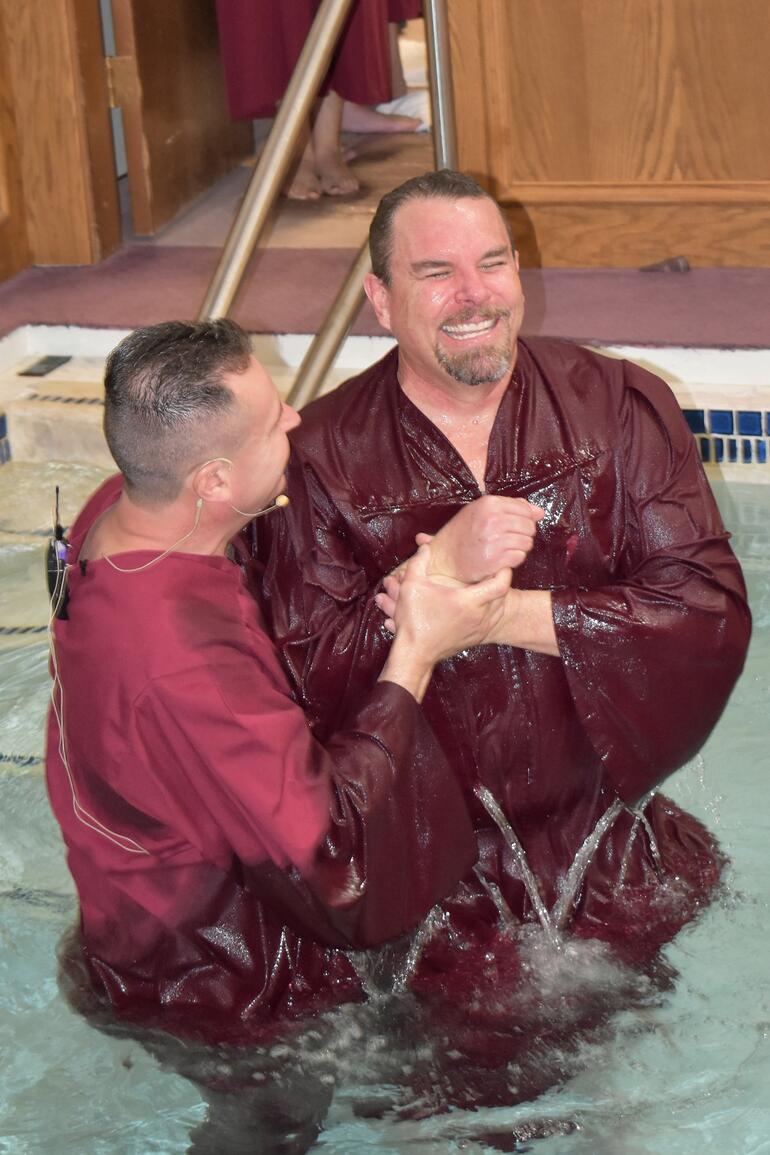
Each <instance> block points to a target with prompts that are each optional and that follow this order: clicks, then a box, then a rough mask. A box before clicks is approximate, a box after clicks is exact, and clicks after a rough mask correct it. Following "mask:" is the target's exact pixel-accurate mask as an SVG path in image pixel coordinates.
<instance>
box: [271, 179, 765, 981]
mask: <svg viewBox="0 0 770 1155" xmlns="http://www.w3.org/2000/svg"><path fill="white" fill-rule="evenodd" d="M370 238H371V249H372V262H373V268H374V272H373V273H372V274H371V275H369V276H368V277H367V279H366V291H367V294H368V296H369V299H370V300H371V302H372V304H373V306H374V310H375V312H376V314H377V317H378V319H379V321H380V323H381V324H382V325H383V326H384V327H385V328H386V329H388V330H390V332H392V333H393V335H394V336H395V337H396V338H397V341H398V347H397V349H395V350H393V351H392V352H390V353H388V354H387V356H386V357H384V358H383V360H381V361H380V362H379V363H378V364H376V365H374V366H373V367H372V368H371V369H368V370H367V371H366V372H364V373H362V374H361V375H360V376H359V377H357V378H354V379H353V380H351V381H348V382H346V383H345V384H344V385H342V386H340V387H339V388H338V389H336V390H335V391H333V392H332V393H330V394H328V395H327V396H325V397H322V398H321V399H319V400H317V401H316V402H314V403H313V404H312V405H310V406H308V407H307V408H306V409H305V411H304V412H303V424H302V428H301V429H300V430H297V431H295V433H294V434H293V437H292V444H293V449H294V455H293V458H292V466H291V469H290V474H289V488H288V492H289V494H290V495H291V501H292V504H291V507H290V510H289V513H288V517H287V519H286V522H285V523H284V524H281V525H278V524H273V525H272V526H270V527H267V528H266V531H265V536H266V537H267V538H268V539H269V538H272V539H273V540H272V549H270V548H269V544H270V543H269V542H266V543H265V545H264V546H262V545H261V544H260V553H261V556H262V558H263V559H264V560H266V565H267V569H266V584H265V589H266V592H267V595H268V598H269V613H270V617H271V621H272V625H273V630H274V634H275V637H276V639H277V641H278V644H279V646H280V647H281V649H282V652H283V655H284V659H285V661H286V663H287V665H288V666H289V668H290V670H291V674H292V677H293V680H294V681H295V683H296V685H297V686H298V688H299V693H300V695H301V700H302V702H303V705H304V706H305V707H306V709H307V710H308V711H309V713H310V715H311V716H312V717H313V718H314V720H315V722H316V725H317V726H318V727H319V732H320V733H323V732H326V731H328V730H330V729H333V728H334V726H336V725H337V724H338V718H339V712H338V703H339V702H340V701H341V700H342V699H343V698H345V699H346V700H349V698H350V696H351V695H355V694H356V693H357V692H358V693H363V692H365V689H366V687H367V686H368V685H369V684H370V683H371V681H372V678H373V677H374V673H375V671H376V670H377V668H378V666H379V664H380V663H381V661H382V659H383V656H384V655H385V654H386V653H387V652H388V647H389V644H390V642H389V638H388V634H387V631H386V630H385V629H384V628H383V626H382V622H381V617H380V608H379V607H380V605H382V604H383V600H382V597H381V596H380V595H381V591H382V589H383V588H384V589H385V590H386V591H387V593H388V595H389V598H390V600H389V601H387V602H386V603H384V604H385V606H386V609H387V608H389V607H390V608H392V606H393V604H394V603H395V601H396V598H397V596H398V580H397V576H393V575H397V574H398V572H399V567H401V566H402V565H403V563H404V561H405V560H406V559H407V558H409V557H410V555H411V554H412V552H413V549H414V542H415V538H416V537H417V540H419V541H425V540H428V539H429V538H430V539H431V562H430V565H431V568H432V569H435V570H436V571H438V572H441V573H443V574H445V575H448V576H451V577H453V578H455V579H459V580H462V581H470V582H473V581H477V580H480V579H482V578H483V577H484V576H485V575H486V574H488V573H490V572H493V571H494V570H496V569H499V567H500V566H502V565H506V566H510V567H512V568H513V572H514V578H513V583H512V587H511V589H510V590H509V592H508V596H507V602H506V612H505V615H504V617H503V619H502V620H501V622H500V625H499V627H498V628H496V629H495V630H493V631H491V632H490V634H489V635H488V636H487V638H486V639H485V644H484V645H482V646H477V647H472V648H469V649H468V650H467V651H465V652H463V653H462V654H460V655H458V656H456V657H454V658H452V659H449V660H447V661H445V662H443V663H442V664H441V666H440V667H439V668H438V669H437V671H436V674H435V676H434V679H433V682H432V684H431V687H430V689H429V692H428V694H427V695H426V699H425V709H426V712H427V714H428V716H429V718H430V719H431V722H432V725H433V728H434V731H435V733H436V735H437V737H438V738H439V741H440V742H441V745H442V747H443V749H444V752H445V754H446V756H447V758H448V759H449V760H450V761H451V762H452V764H453V765H454V766H455V768H456V770H457V772H458V774H459V776H460V778H461V780H462V781H463V783H464V785H465V789H466V795H467V798H468V802H469V805H470V806H471V808H472V809H473V812H474V822H475V826H476V831H477V840H478V845H479V857H480V863H479V866H478V867H477V871H476V873H475V874H471V875H469V876H467V877H466V879H465V880H464V881H463V884H462V886H461V887H460V888H459V890H458V892H457V894H456V895H455V896H453V898H452V899H451V900H450V901H448V902H445V903H444V909H445V913H446V914H447V916H448V918H449V920H450V921H449V922H446V921H445V922H443V923H442V924H441V925H442V927H443V928H444V929H443V930H442V934H446V933H447V929H446V928H447V927H448V926H452V925H454V929H455V932H456V933H457V934H458V935H459V936H460V937H459V938H457V939H456V940H455V941H461V940H462V939H464V940H465V941H466V945H468V941H475V942H480V943H482V944H483V943H484V942H485V941H487V939H488V937H489V936H490V935H491V934H493V933H494V928H495V927H496V926H497V924H498V919H499V917H500V911H501V910H504V911H507V914H506V917H510V918H512V919H513V920H514V922H524V923H526V922H530V921H533V920H536V915H535V908H536V906H537V903H536V902H535V901H534V899H533V895H532V888H531V887H530V888H527V887H526V886H525V884H524V881H523V873H522V870H521V869H520V867H519V865H518V863H517V857H516V854H515V853H514V848H513V847H512V846H511V839H512V838H516V839H517V841H518V842H519V843H520V844H521V845H522V847H523V849H524V851H525V853H526V858H527V860H528V863H529V866H530V867H531V869H532V872H533V875H534V879H535V884H536V887H537V888H538V889H539V892H540V895H541V896H542V900H543V908H544V910H545V912H546V913H547V912H548V911H551V912H553V913H552V918H553V920H554V921H556V922H560V923H561V924H562V925H572V926H574V927H575V928H576V929H578V931H579V932H580V933H582V934H586V933H592V934H596V935H599V936H603V937H607V938H613V939H614V940H615V941H617V942H624V941H625V942H627V943H632V944H636V946H637V947H638V948H639V949H641V943H642V942H643V941H645V942H646V943H647V944H648V945H653V946H654V945H656V944H657V943H659V942H660V941H662V940H663V939H665V938H667V937H669V936H670V935H671V934H672V933H673V932H674V930H675V929H676V928H677V927H678V926H680V925H681V923H682V922H683V921H684V920H685V919H686V918H687V917H689V916H690V915H691V914H692V912H693V911H694V910H695V909H696V908H697V907H698V905H699V904H700V903H701V902H702V900H703V899H704V898H705V897H706V896H707V895H708V894H709V892H710V891H711V889H712V888H713V886H714V885H715V884H716V881H717V879H718V877H719V873H720V869H721V858H720V855H719V852H718V850H717V848H716V845H715V843H714V840H713V839H712V837H711V836H710V835H709V834H708V833H707V832H706V830H705V829H704V828H703V827H702V826H701V825H700V824H699V823H698V822H697V821H696V820H695V819H694V818H692V817H690V816H688V815H686V814H684V813H683V812H682V811H681V810H679V809H678V808H677V807H676V806H675V805H674V804H673V803H672V802H670V801H669V800H667V799H666V798H665V797H664V796H663V795H660V794H655V795H654V796H651V792H654V791H655V789H656V788H657V786H658V784H659V783H660V782H661V781H662V780H663V779H664V778H665V777H666V776H667V775H668V774H670V773H671V772H672V771H674V770H676V769H677V768H678V767H679V766H681V765H683V764H684V763H685V762H686V761H687V760H688V759H689V758H691V757H693V755H694V754H695V753H696V752H697V750H698V749H699V748H700V746H701V745H702V743H703V742H704V740H705V738H706V737H707V735H708V734H709V732H710V731H711V729H712V727H713V726H714V724H715V723H716V721H717V719H718V717H719V715H720V713H721V711H722V709H723V707H724V705H725V702H726V700H727V698H728V695H729V693H730V691H731V689H732V687H733V684H734V682H735V680H736V678H737V676H738V674H739V672H740V670H741V668H742V664H743V660H744V655H745V650H746V645H747V641H748V636H749V629H750V618H749V613H748V609H747V606H746V600H745V590H744V585H743V581H742V577H741V573H740V569H739V567H738V564H737V562H736V560H735V558H734V556H733V554H732V552H731V550H730V547H729V545H728V542H727V535H726V534H725V532H724V528H723V526H722V523H721V520H720V518H719V514H718V512H717V509H716V506H715V503H714V501H713V498H712V495H711V492H710V490H709V486H708V483H707V481H706V479H705V476H704V474H703V470H702V468H701V465H700V462H699V461H698V459H697V454H696V451H695V446H694V442H693V438H692V436H691V434H690V433H689V430H688V429H687V427H686V425H685V423H684V421H683V419H682V415H681V412H680V410H679V407H678V405H677V403H676V401H675V399H674V397H673V396H672V394H671V393H670V391H669V390H668V389H667V387H666V386H665V385H664V384H663V382H661V381H660V380H658V379H657V378H656V377H653V376H652V375H651V374H650V373H647V372H645V371H644V370H643V369H641V368H639V367H638V366H636V365H633V364H631V363H629V362H624V361H617V360H611V359H609V358H606V357H602V356H600V355H598V354H597V353H594V352H592V351H589V350H587V349H584V348H581V347H578V346H576V345H573V344H570V343H567V342H562V341H556V340H549V339H543V338H540V339H534V338H533V339H526V340H521V339H520V338H519V337H518V333H519V329H520V326H521V321H522V315H523V309H524V297H523V293H522V288H521V283H520V280H519V275H518V258H517V255H516V253H515V251H514V250H513V248H512V245H511V241H510V236H509V232H508V229H507V226H506V223H505V221H504V220H503V218H502V215H501V213H500V210H499V208H498V206H497V204H496V203H495V202H494V200H492V198H491V197H489V195H488V194H487V193H486V192H485V190H484V189H482V188H481V187H480V186H479V185H478V184H476V182H475V181H473V180H472V179H471V178H469V177H467V176H464V175H463V174H458V173H451V172H435V173H428V174H425V175H424V176H422V177H418V178H415V179H414V180H411V181H407V182H406V183H405V184H404V185H402V186H400V187H399V188H398V189H396V190H394V191H393V192H391V193H389V194H388V195H387V196H386V197H384V198H383V201H382V202H381V204H380V206H379V208H378V210H377V213H376V215H375V217H374V220H373V222H372V226H371V232H370ZM260 534H261V531H260ZM533 534H534V535H535V544H534V547H533V548H531V551H530V548H529V543H530V541H531V537H532V535H533ZM420 535H424V536H420ZM297 568H299V569H301V570H302V571H303V573H304V574H305V577H306V581H305V583H304V584H303V586H302V587H301V588H298V587H294V588H290V586H289V583H288V580H287V579H288V575H289V574H291V573H292V572H294V571H295V570H296V569H297ZM353 656H355V662H353V660H352V658H353ZM366 670H368V676H366V675H365V671H366ZM484 788H486V792H488V793H485V790H484ZM490 794H491V796H492V801H493V802H494V801H496V802H497V803H498V804H499V806H500V807H501V809H502V812H503V813H502V820H501V818H500V815H499V814H498V815H497V817H496V818H495V817H493V815H492V811H493V809H494V806H493V805H491V804H490V797H489V796H490ZM506 822H507V823H508V824H509V827H510V831H511V833H508V832H506V833H503V832H501V829H499V828H498V827H499V826H502V828H503V830H505V829H506V828H505V826H504V824H505V823H506ZM595 830H596V831H597V834H596V846H595V849H594V853H593V856H592V858H591V860H590V865H587V870H586V873H585V875H584V877H582V878H581V877H578V878H577V880H576V879H575V876H574V874H573V877H572V882H574V883H575V889H574V894H573V898H572V900H570V901H568V900H567V898H566V897H565V894H564V888H565V885H566V880H567V875H568V872H569V870H570V867H571V866H572V864H573V862H574V861H575V859H576V856H577V855H578V852H579V850H580V849H581V846H583V844H584V842H585V841H586V840H588V839H589V837H591V836H592V832H594V831H595ZM603 831H604V833H602V832H603ZM665 880H669V881H670V883H671V888H672V890H671V894H672V895H673V894H674V891H676V895H675V898H676V901H675V902H674V901H673V898H672V904H669V905H666V904H663V903H661V902H656V901H655V896H657V895H658V894H659V893H660V891H661V886H662V884H663V882H664V881H665ZM493 899H494V901H493ZM560 899H561V900H562V902H561V905H557V904H558V903H559V901H560ZM541 917H542V915H541ZM452 920H454V923H452ZM427 951H428V953H429V952H430V946H429V947H428V948H427ZM449 957H451V955H450V954H446V955H445V956H444V961H445V962H446V959H447V958H449ZM437 965H438V964H437ZM442 965H443V964H442ZM447 965H448V964H447Z"/></svg>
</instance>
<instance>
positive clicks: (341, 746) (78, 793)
mask: <svg viewBox="0 0 770 1155" xmlns="http://www.w3.org/2000/svg"><path fill="white" fill-rule="evenodd" d="M119 488H120V479H117V478H115V479H112V480H110V481H108V482H107V483H105V485H104V486H103V487H102V488H101V489H100V490H99V491H98V492H97V493H96V494H95V495H94V497H92V499H91V500H90V502H89V504H88V505H87V507H86V509H85V511H84V512H83V513H82V514H81V515H80V517H79V519H78V521H77V522H76V524H75V527H74V529H73V533H72V535H71V541H72V554H71V557H70V561H71V563H72V569H71V571H70V573H69V579H68V580H69V602H68V605H67V617H66V618H65V619H57V620H56V622H55V625H54V631H55V638H56V650H55V652H56V660H57V664H58V670H59V674H60V679H61V684H62V686H63V695H62V696H61V697H59V702H60V709H61V708H62V707H61V702H62V697H63V710H64V717H65V719H66V737H67V742H66V752H67V759H66V764H65V761H64V760H63V758H62V755H61V750H60V741H59V737H60V731H59V724H58V720H57V717H56V716H55V714H54V713H53V712H52V713H51V716H50V718H49V737H48V748H47V756H46V761H47V767H46V769H47V781H48V789H49V794H50V798H51V803H52V806H53V810H54V813H55V815H56V818H57V820H58V822H59V824H60V826H61V828H62V832H63V835H64V840H65V843H66V846H67V861H68V865H69V868H70V871H71V872H72V875H73V877H74V880H75V883H76V886H77V890H78V897H79V903H80V912H81V926H82V938H83V948H84V950H85V955H86V960H87V963H88V967H89V970H90V974H91V978H92V981H93V984H94V986H95V988H96V990H97V991H98V992H100V993H101V994H102V995H106V996H107V997H108V998H109V1000H110V1001H111V1002H112V1004H113V1005H114V1007H115V1009H116V1010H117V1011H118V1012H119V1013H121V1014H123V1015H125V1016H128V1017H131V1018H137V1019H140V1020H141V1021H144V1022H150V1023H155V1024H157V1025H162V1026H166V1027H168V1028H169V1029H173V1030H176V1031H179V1032H180V1033H187V1034H203V1035H204V1036H205V1037H208V1038H210V1039H216V1038H229V1039H235V1040H237V1039H242V1038H244V1037H248V1036H249V1035H250V1034H252V1033H253V1032H254V1031H255V1029H259V1028H260V1027H262V1026H263V1025H264V1024H265V1023H268V1024H269V1023H270V1022H272V1021H273V1019H274V1017H276V1016H277V1015H281V1014H288V1015H295V1014H298V1013H300V1012H302V1011H307V1010H317V1009H318V1008H319V1007H324V1006H327V1007H328V1006H330V1005H335V1004H337V1003H340V1002H345V1001H350V1000H351V999H352V1000H358V999H360V998H361V997H362V991H361V987H360V983H359V980H358V977H357V975H356V972H355V970H354V968H353V966H352V964H351V962H350V961H349V960H348V958H347V956H346V955H345V953H344V951H343V950H341V949H338V948H348V947H353V948H366V947H370V946H372V945H375V944H378V943H380V942H383V941H385V940H388V939H393V938H398V937H399V936H401V935H403V934H405V933H406V932H407V931H409V930H411V929H412V928H413V927H414V926H415V925H416V924H417V923H418V922H419V920H420V919H422V918H423V917H424V916H425V915H426V914H427V912H428V911H429V910H430V908H431V907H432V906H433V904H434V903H435V901H436V900H437V899H438V898H440V897H441V896H442V895H444V894H446V893H447V892H448V891H449V890H451V889H452V888H453V887H454V886H455V885H456V883H457V881H458V880H459V878H460V877H461V876H462V874H463V873H464V872H465V871H466V870H468V869H469V868H470V866H471V864H472V862H473V861H474V857H475V840H474V838H473V831H472V828H471V824H470V820H469V816H468V812H467V808H466V806H465V804H464V801H463V798H462V793H461V790H460V787H459V785H458V783H457V780H456V778H455V776H454V774H453V772H452V771H451V770H450V769H449V767H448V765H447V763H446V761H445V760H444V758H443V757H442V755H441V752H440V750H439V748H438V746H437V744H436V741H435V739H434V737H433V735H432V734H431V732H430V730H429V728H428V726H427V724H426V723H425V720H424V717H423V714H422V710H421V709H420V707H419V706H418V705H417V703H416V702H415V700H414V698H413V697H412V696H411V695H410V694H408V693H407V692H406V691H405V690H403V689H402V688H401V687H400V686H396V685H394V684H393V683H389V682H381V683H379V684H378V685H377V687H376V688H375V689H374V690H373V692H372V693H371V694H370V695H366V698H367V703H366V705H365V706H364V708H363V709H357V710H355V711H352V712H351V714H350V716H349V719H348V721H349V726H346V727H343V728H341V729H340V732H339V733H338V734H336V735H335V736H333V737H330V739H329V741H328V743H327V745H326V749H322V748H321V747H320V746H319V745H318V743H317V742H315V741H314V740H313V738H312V737H311V735H310V732H309V730H308V727H307V724H306V721H305V718H304V716H303V714H302V711H301V710H300V709H299V707H298V706H297V705H296V703H295V702H294V701H293V699H292V697H291V695H290V692H289V688H288V686H287V683H286V677H285V674H284V673H283V670H282V668H281V666H280V663H279V661H278V657H277V655H276V652H275V648H274V646H273V644H272V642H271V641H270V639H269V638H268V636H267V634H266V633H265V630H264V628H263V626H262V619H261V615H260V611H259V609H258V607H257V604H256V602H255V600H254V598H253V597H252V595H251V594H250V593H249V592H248V590H247V588H246V585H245V583H244V581H243V575H242V573H241V570H240V568H239V567H238V566H236V565H235V564H233V563H232V562H231V561H229V560H228V559H227V558H225V557H209V556H199V555H193V554H183V553H173V554H171V555H169V556H168V557H166V558H165V559H164V560H163V561H162V562H160V563H159V564H158V565H156V566H153V567H152V568H148V569H145V570H143V571H141V572H136V573H119V572H116V571H115V570H114V569H113V568H112V567H111V566H109V564H108V562H107V561H106V560H104V559H99V560H97V561H88V562H86V563H85V564H84V566H81V565H79V564H78V563H77V557H78V552H79V550H80V548H81V545H82V542H83V540H84V538H85V535H86V534H87V532H88V530H89V528H90V526H91V525H92V524H93V522H94V520H95V519H96V518H97V517H98V516H99V515H100V514H101V513H102V512H104V510H105V509H107V508H108V507H109V506H110V505H111V504H112V503H113V502H114V501H115V500H116V498H117V495H118V492H119ZM152 557H153V554H152V553H150V554H149V555H148V553H147V551H139V552H134V553H128V554H121V555H120V560H119V562H118V564H120V565H122V566H124V567H132V566H133V567H136V566H140V565H143V564H145V563H146V562H147V561H148V560H152ZM294 580H297V577H296V575H295V579H294ZM437 817H439V818H440V820H439V821H438V822H436V821H435V819H436V818H437ZM300 872H301V873H300Z"/></svg>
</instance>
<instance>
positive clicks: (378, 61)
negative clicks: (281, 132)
mask: <svg viewBox="0 0 770 1155" xmlns="http://www.w3.org/2000/svg"><path fill="white" fill-rule="evenodd" d="M318 4H319V0H289V2H285V3H280V4H276V3H274V2H273V0H217V19H218V23H219V36H220V49H221V53H222V62H223V67H224V73H225V81H226V87H227V96H228V101H229V105H230V112H231V115H232V117H233V119H234V120H242V119H253V118H256V117H272V116H274V115H275V111H276V107H277V105H278V103H279V102H280V100H281V99H282V97H283V94H284V92H285V90H286V86H287V85H288V83H289V80H290V79H291V75H292V72H293V70H294V66H295V64H296V62H297V60H298V58H299V54H300V52H301V50H302V47H303V45H304V43H305V40H306V38H307V35H308V32H309V30H310V27H311V25H312V23H313V19H314V18H315V15H316V12H317V9H318ZM419 9H420V3H419V0H355V3H354V4H353V6H352V9H351V12H350V15H349V17H348V19H347V21H346V23H345V25H344V28H343V31H342V34H341V36H340V40H339V43H338V46H337V49H336V51H335V54H334V57H333V59H332V63H331V66H330V68H329V72H328V74H327V76H326V78H325V81H324V84H323V87H322V89H321V94H320V98H319V100H318V101H317V102H316V107H315V109H314V112H313V115H312V117H311V123H310V124H309V125H308V126H307V130H306V132H305V135H304V139H303V141H302V145H301V149H300V153H299V155H298V157H297V160H296V163H295V166H294V169H293V171H292V174H291V177H290V180H289V182H288V184H287V186H286V189H285V192H286V195H287V196H289V197H290V198H292V199H295V200H317V199H318V198H319V197H320V196H322V195H326V196H347V195H349V194H351V193H354V192H356V190H357V189H358V187H359V186H358V180H357V179H356V177H355V174H354V173H353V171H352V170H351V168H350V167H349V164H348V157H347V156H346V152H345V149H344V147H343V143H342V136H341V134H342V129H343V113H344V115H345V128H346V129H347V130H350V131H356V132H373V131H377V132H384V131H389V132H414V131H416V130H417V129H419V128H420V126H421V121H420V120H419V119H418V118H415V117H411V116H399V115H393V116H387V115H385V114H384V113H381V112H377V110H376V108H374V107H370V106H376V105H378V104H382V103H385V102H387V101H390V100H391V99H392V97H393V95H394V92H393V78H394V62H393V59H392V55H391V53H392V42H393V39H394V38H393V34H392V31H391V26H392V27H395V25H396V24H397V22H400V21H401V20H403V19H407V18H410V17H413V16H417V15H419ZM395 75H397V73H395ZM375 125H376V127H375Z"/></svg>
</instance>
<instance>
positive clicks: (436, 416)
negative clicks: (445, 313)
mask: <svg viewBox="0 0 770 1155" xmlns="http://www.w3.org/2000/svg"><path fill="white" fill-rule="evenodd" d="M513 373H514V370H513V368H511V371H510V372H509V373H506V374H505V376H504V377H502V378H501V379H500V380H499V381H494V382H491V383H489V384H484V385H463V384H461V383H460V382H457V381H453V380H451V379H448V380H446V381H444V380H440V381H439V380H436V379H434V380H427V379H426V378H425V377H423V376H421V375H420V374H417V373H415V372H414V371H412V370H411V369H410V367H409V366H408V365H406V364H405V363H404V362H403V359H401V360H400V361H399V378H398V379H399V384H400V386H401V388H402V390H403V391H404V393H405V394H406V396H407V397H408V398H409V400H410V401H411V402H412V404H413V405H415V406H416V408H417V409H419V410H420V412H421V413H423V414H424V415H425V417H427V418H428V420H429V421H430V422H432V424H433V425H435V426H436V428H437V429H439V430H440V431H441V433H443V435H444V436H445V437H446V438H447V440H448V441H449V442H451V444H452V446H453V447H454V449H455V450H456V452H457V453H458V454H459V455H460V457H461V458H462V459H463V461H464V462H465V464H466V466H467V467H468V469H469V470H470V471H471V473H472V474H473V476H474V477H475V479H476V482H477V484H478V485H479V488H480V489H481V490H482V491H483V490H484V489H485V475H486V462H487V450H488V447H489V436H490V433H491V432H492V426H493V425H494V422H495V417H496V416H497V411H498V409H499V408H500V402H501V401H502V399H503V397H504V396H505V393H506V391H507V389H508V386H509V384H510V382H511V378H512V376H513Z"/></svg>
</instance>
